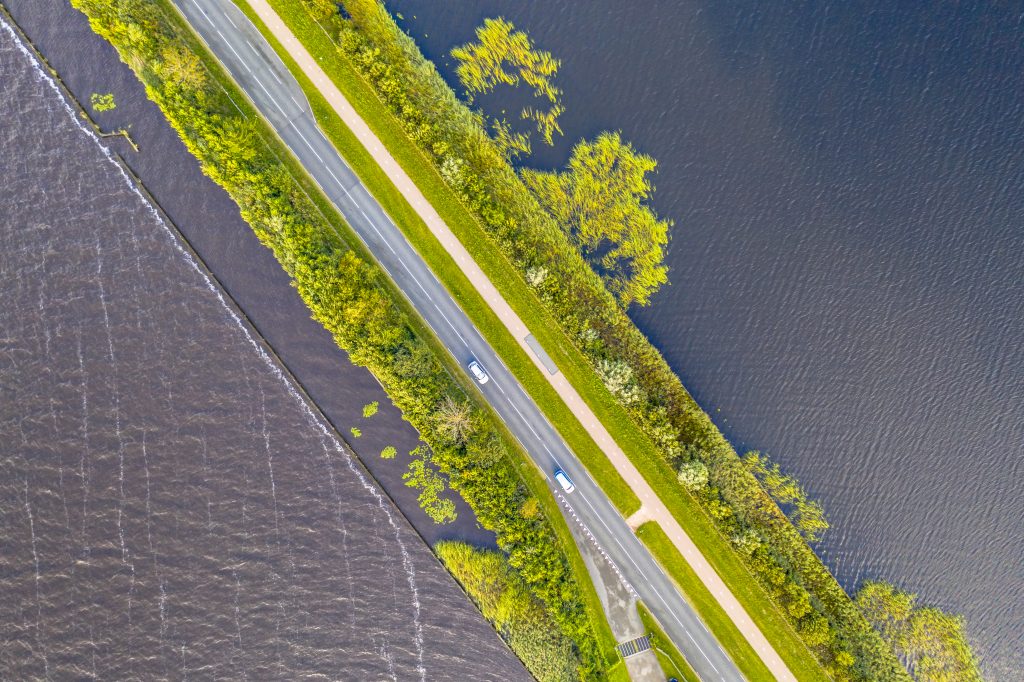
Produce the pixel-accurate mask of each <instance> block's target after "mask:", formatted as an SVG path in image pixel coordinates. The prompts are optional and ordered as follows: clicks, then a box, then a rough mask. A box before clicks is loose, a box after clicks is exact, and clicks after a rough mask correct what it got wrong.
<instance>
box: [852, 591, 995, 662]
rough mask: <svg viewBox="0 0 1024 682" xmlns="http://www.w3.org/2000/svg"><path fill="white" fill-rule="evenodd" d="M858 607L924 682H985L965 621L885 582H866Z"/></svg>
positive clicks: (860, 593)
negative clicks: (969, 640) (965, 630)
mask: <svg viewBox="0 0 1024 682" xmlns="http://www.w3.org/2000/svg"><path fill="white" fill-rule="evenodd" d="M856 601H857V606H859V607H860V610H861V611H862V612H863V613H864V615H865V616H866V617H867V619H868V621H869V622H870V623H871V624H872V625H873V626H874V627H875V628H876V629H877V630H878V631H879V632H880V633H882V637H883V638H884V639H885V640H886V641H887V642H888V643H889V644H890V645H891V646H892V648H893V649H895V651H896V654H897V655H898V656H899V657H900V658H901V659H902V660H903V662H904V664H906V666H907V669H908V670H909V671H910V672H911V674H912V675H913V676H914V679H916V680H920V681H921V682H981V679H982V678H981V671H980V670H979V668H978V659H977V658H976V657H975V655H974V653H973V652H972V651H971V647H970V645H969V644H968V642H967V635H966V633H965V632H964V619H963V618H962V617H960V616H952V615H950V614H948V613H943V612H942V611H940V610H939V609H936V608H933V607H928V606H923V607H922V606H917V604H916V602H917V595H915V594H911V593H909V592H902V591H900V590H898V589H896V588H895V587H893V586H892V585H890V584H888V583H884V582H873V581H869V582H866V583H864V585H863V586H862V587H861V589H860V591H859V592H858V593H857V600H856Z"/></svg>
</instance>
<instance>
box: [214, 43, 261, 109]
mask: <svg viewBox="0 0 1024 682" xmlns="http://www.w3.org/2000/svg"><path fill="white" fill-rule="evenodd" d="M213 30H214V31H216V32H217V35H219V36H220V39H221V41H222V42H223V43H224V44H225V45H227V46H228V49H229V50H231V51H232V52H234V53H235V56H236V57H238V61H240V62H241V63H242V66H244V67H245V70H246V71H248V72H249V73H252V69H250V68H249V65H248V64H246V63H245V60H244V59H242V55H240V54H238V50H236V49H235V48H234V47H232V46H231V43H229V42H228V39H227V38H225V37H224V34H223V33H221V32H220V29H219V28H215V29H213ZM256 82H257V83H259V79H256ZM265 89H266V88H264V90H265ZM267 94H268V95H269V94H270V93H269V92H268V93H267Z"/></svg>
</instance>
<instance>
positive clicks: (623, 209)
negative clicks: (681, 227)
mask: <svg viewBox="0 0 1024 682" xmlns="http://www.w3.org/2000/svg"><path fill="white" fill-rule="evenodd" d="M657 166H658V162H657V161H655V160H654V159H652V158H651V157H650V156H647V155H646V154H640V153H637V151H636V150H635V149H633V146H632V145H631V144H629V143H628V142H623V140H622V137H621V136H620V135H619V133H601V135H599V136H598V137H597V139H596V140H594V141H593V142H587V141H586V140H584V141H582V142H580V143H579V144H578V145H576V147H575V148H574V149H573V151H572V157H571V158H570V159H569V167H568V169H567V170H565V171H563V172H561V173H549V172H541V171H533V170H524V171H523V180H524V181H525V182H526V184H527V186H528V187H529V188H530V189H531V190H533V193H534V194H535V195H536V197H537V199H538V200H539V201H540V203H541V205H542V206H544V208H545V209H547V210H548V212H549V213H551V215H552V216H554V217H555V219H556V220H557V221H558V223H559V224H560V225H561V226H562V228H563V229H564V230H565V231H566V233H567V234H568V235H569V237H570V239H572V240H573V242H574V243H575V244H576V246H577V248H579V249H580V250H581V252H582V253H583V255H584V256H585V257H586V258H587V259H588V260H590V261H591V263H592V264H593V265H595V266H596V269H598V271H599V273H600V274H601V275H602V277H604V280H605V284H606V286H607V287H608V289H609V290H610V291H611V292H612V293H613V294H615V296H616V298H617V299H618V301H619V303H620V305H622V307H623V308H626V307H628V306H629V305H630V304H631V303H637V304H640V305H647V304H648V303H649V302H650V298H651V295H652V294H653V293H654V292H655V291H657V290H658V288H659V287H661V285H662V284H664V283H665V282H667V281H668V269H667V268H666V267H665V266H664V265H663V264H662V260H663V259H664V255H665V253H664V247H665V245H666V244H667V243H668V229H669V227H671V226H672V221H670V220H659V219H658V216H657V215H655V213H654V211H653V210H651V208H650V206H648V205H647V203H646V202H647V201H648V200H649V199H650V197H651V194H652V192H653V191H654V187H653V186H652V185H651V183H650V181H649V180H648V178H647V175H648V173H651V172H653V171H654V170H655V169H656V168H657Z"/></svg>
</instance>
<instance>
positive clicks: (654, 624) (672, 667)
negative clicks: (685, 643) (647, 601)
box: [636, 602, 700, 682]
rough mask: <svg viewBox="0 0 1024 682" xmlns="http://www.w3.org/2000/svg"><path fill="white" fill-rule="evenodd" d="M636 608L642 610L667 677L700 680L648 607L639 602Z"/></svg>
mask: <svg viewBox="0 0 1024 682" xmlns="http://www.w3.org/2000/svg"><path fill="white" fill-rule="evenodd" d="M636 609H637V611H639V612H640V621H641V622H642V623H643V624H644V627H645V628H646V629H647V632H648V633H649V634H650V637H651V646H652V647H654V653H655V654H656V655H657V656H658V664H659V665H660V666H661V671H662V672H663V673H665V677H666V679H667V678H672V677H674V678H676V679H677V680H680V681H682V680H685V681H686V682H700V678H699V677H697V673H695V672H694V671H693V668H691V667H690V664H689V663H687V662H686V658H685V657H683V655H682V654H681V653H679V649H677V648H676V646H675V645H674V644H672V641H671V640H669V638H668V637H667V636H666V635H665V631H664V630H662V629H661V625H659V624H658V621H657V619H656V618H655V617H654V615H652V614H651V612H650V611H648V610H647V607H646V606H644V605H643V604H642V603H640V602H637V603H636Z"/></svg>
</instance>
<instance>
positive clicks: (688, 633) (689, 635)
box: [686, 630, 721, 674]
mask: <svg viewBox="0 0 1024 682" xmlns="http://www.w3.org/2000/svg"><path fill="white" fill-rule="evenodd" d="M686 636H687V637H689V638H690V641H691V642H693V645H694V646H695V647H697V651H699V652H700V655H701V656H703V657H704V660H705V661H707V662H708V665H710V666H711V667H712V668H713V669H714V671H715V672H716V673H717V672H718V668H715V664H714V663H712V662H711V659H710V658H708V655H707V654H706V653H704V649H702V648H701V646H700V644H697V640H695V639H694V638H693V635H691V634H690V631H689V630H687V631H686ZM719 674H721V673H719Z"/></svg>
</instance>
